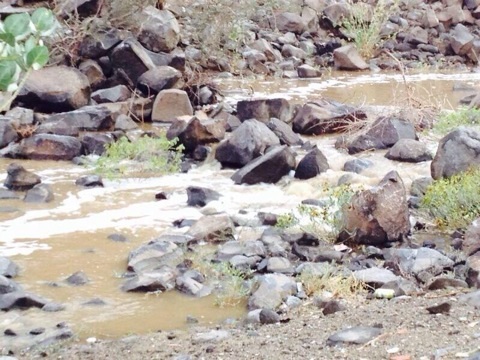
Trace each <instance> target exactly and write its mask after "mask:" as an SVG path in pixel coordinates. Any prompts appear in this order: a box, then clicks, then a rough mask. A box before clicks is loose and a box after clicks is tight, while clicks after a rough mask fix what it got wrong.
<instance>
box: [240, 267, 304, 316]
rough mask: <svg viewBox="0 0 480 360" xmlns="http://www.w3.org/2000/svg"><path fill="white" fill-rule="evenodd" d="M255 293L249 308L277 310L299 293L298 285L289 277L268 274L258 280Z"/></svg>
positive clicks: (250, 300) (250, 299) (251, 297)
mask: <svg viewBox="0 0 480 360" xmlns="http://www.w3.org/2000/svg"><path fill="white" fill-rule="evenodd" d="M256 282H257V285H256V286H255V289H256V290H255V291H254V292H253V294H252V295H251V296H250V298H249V300H248V308H249V309H250V310H253V309H270V310H275V309H276V308H277V307H278V306H280V305H281V303H282V302H283V301H284V300H285V299H286V298H287V297H288V296H290V295H294V294H296V292H297V283H296V282H295V280H294V279H292V278H291V277H289V276H286V275H282V274H266V275H262V276H259V277H258V278H257V280H256Z"/></svg>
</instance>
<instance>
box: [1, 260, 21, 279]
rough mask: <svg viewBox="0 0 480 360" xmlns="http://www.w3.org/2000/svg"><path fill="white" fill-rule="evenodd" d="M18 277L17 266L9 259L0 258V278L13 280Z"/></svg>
mask: <svg viewBox="0 0 480 360" xmlns="http://www.w3.org/2000/svg"><path fill="white" fill-rule="evenodd" d="M17 275H18V265H17V264H15V263H14V262H13V261H12V260H10V259H9V258H6V257H4V256H0V276H5V277H7V278H14V277H15V276H17Z"/></svg>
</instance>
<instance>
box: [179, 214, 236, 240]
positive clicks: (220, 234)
mask: <svg viewBox="0 0 480 360" xmlns="http://www.w3.org/2000/svg"><path fill="white" fill-rule="evenodd" d="M234 233H235V226H234V224H233V221H232V219H231V218H230V216H228V215H227V214H218V215H206V216H203V217H201V218H200V219H198V220H197V221H196V222H195V223H194V224H193V225H192V226H191V227H190V229H189V230H188V231H187V235H188V236H191V237H192V238H193V239H195V240H196V241H206V242H213V243H215V242H224V241H228V240H232V239H233V234H234Z"/></svg>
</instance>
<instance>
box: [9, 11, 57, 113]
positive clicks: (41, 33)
mask: <svg viewBox="0 0 480 360" xmlns="http://www.w3.org/2000/svg"><path fill="white" fill-rule="evenodd" d="M56 27H57V20H56V18H55V16H54V15H53V13H52V12H51V11H50V10H48V9H45V8H38V9H36V10H35V11H34V12H33V13H32V14H31V15H29V14H28V13H21V14H12V15H9V16H7V17H6V18H5V20H4V21H0V91H6V92H9V93H10V96H9V97H8V98H7V99H6V100H5V101H4V102H3V103H2V104H0V111H4V110H6V109H7V108H8V107H9V106H10V104H11V103H12V101H13V100H14V99H15V97H16V96H17V95H18V92H19V90H20V88H21V87H22V85H23V83H24V82H25V80H26V79H27V77H28V75H29V73H30V72H31V71H33V70H38V69H40V68H42V67H43V66H45V65H46V64H47V62H48V59H49V52H48V48H47V47H46V46H45V45H44V44H43V39H44V38H46V37H48V36H50V35H52V34H53V32H54V31H55V29H56Z"/></svg>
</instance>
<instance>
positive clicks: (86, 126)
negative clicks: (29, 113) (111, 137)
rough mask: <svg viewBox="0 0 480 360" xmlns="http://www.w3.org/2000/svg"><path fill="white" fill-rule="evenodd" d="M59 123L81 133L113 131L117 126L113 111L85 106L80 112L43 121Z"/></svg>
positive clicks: (55, 115)
mask: <svg viewBox="0 0 480 360" xmlns="http://www.w3.org/2000/svg"><path fill="white" fill-rule="evenodd" d="M58 122H61V123H62V124H65V125H66V126H67V127H69V128H76V129H78V130H79V131H101V130H112V129H113V125H114V124H115V120H114V114H113V113H112V111H111V110H110V109H108V108H107V107H106V106H102V105H94V106H85V107H83V108H81V109H78V110H74V111H69V112H63V113H58V114H54V115H51V116H49V117H47V118H46V119H45V120H44V121H43V123H58Z"/></svg>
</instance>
